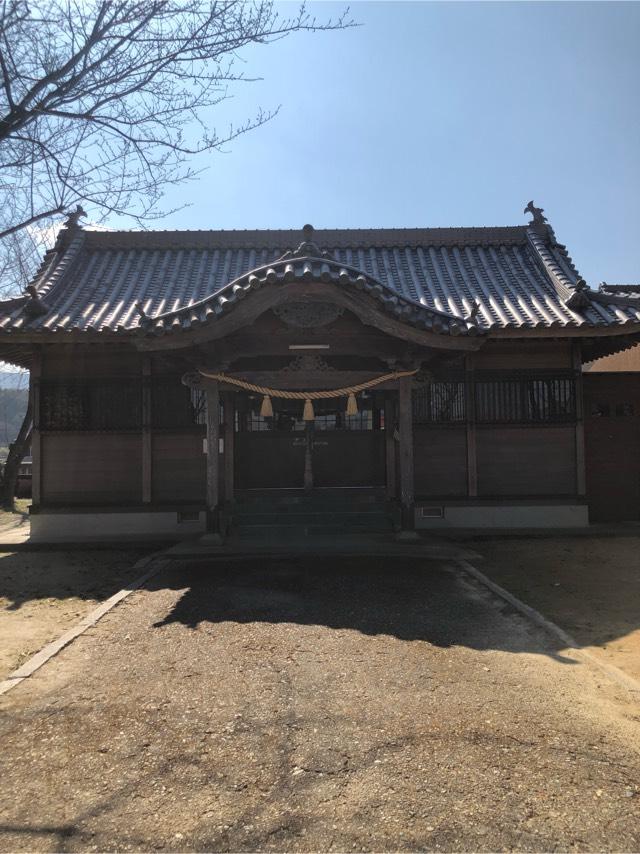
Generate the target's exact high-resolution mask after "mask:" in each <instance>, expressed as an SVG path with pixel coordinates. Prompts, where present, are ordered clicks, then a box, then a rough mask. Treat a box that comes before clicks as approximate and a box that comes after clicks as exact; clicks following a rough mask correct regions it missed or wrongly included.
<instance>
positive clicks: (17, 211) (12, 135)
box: [0, 0, 352, 293]
mask: <svg viewBox="0 0 640 854" xmlns="http://www.w3.org/2000/svg"><path fill="white" fill-rule="evenodd" d="M348 26H352V22H351V21H349V20H347V11H345V12H344V13H343V14H342V15H341V16H340V17H339V18H338V19H337V20H335V21H331V20H328V21H323V22H318V21H317V20H315V18H313V17H312V16H311V15H309V13H308V12H307V10H306V8H305V6H304V5H302V6H301V7H300V9H299V10H298V11H297V13H296V14H294V15H291V16H290V17H282V16H281V15H280V14H279V13H278V11H276V8H275V5H274V2H273V0H253V2H249V1H248V0H247V2H245V0H82V2H79V0H38V2H37V3H32V4H28V3H27V2H26V0H0V292H4V293H7V290H6V284H7V279H6V278H4V279H3V278H2V277H1V276H2V274H4V275H5V276H7V275H8V276H9V277H11V263H13V264H14V265H15V264H16V259H17V256H18V254H19V251H20V247H21V249H22V251H23V252H26V253H33V250H34V246H35V245H36V244H39V241H40V238H34V235H38V234H39V235H40V236H42V235H47V234H49V233H50V231H51V229H50V226H51V224H52V223H54V222H56V221H57V220H58V218H59V216H60V215H61V213H62V212H63V210H65V209H66V208H68V207H70V206H74V205H76V204H81V205H82V207H83V208H85V210H86V211H87V214H88V217H89V218H90V220H91V221H93V222H101V221H103V220H104V219H105V217H107V216H108V215H109V214H111V213H117V214H125V215H127V216H130V217H131V218H132V219H133V221H134V222H137V223H141V222H143V221H144V220H149V219H154V218H157V217H161V216H162V215H163V214H164V213H166V212H165V211H163V209H162V207H161V202H162V197H163V194H164V192H165V191H166V189H167V188H168V187H170V186H172V185H175V184H178V183H180V182H183V181H187V180H190V179H193V178H194V177H195V176H196V175H197V174H199V172H200V171H201V168H195V167H194V166H193V165H192V163H191V160H192V159H193V157H194V156H197V155H201V154H203V153H205V152H208V151H209V152H210V151H219V150H221V148H222V147H223V146H224V145H225V144H227V143H229V142H230V141H232V140H234V139H236V138H237V137H238V136H240V135H241V134H243V133H247V132H248V131H250V130H253V129H255V128H257V127H259V126H260V125H262V124H264V123H265V122H267V121H269V120H270V119H271V118H273V116H274V115H275V114H276V113H277V112H278V109H277V108H276V109H272V110H267V111H262V110H259V111H258V112H257V114H256V116H255V117H254V118H250V119H245V120H244V121H242V122H240V123H239V124H237V125H236V126H235V127H234V126H231V127H228V128H227V129H226V131H225V132H220V133H219V132H217V131H216V130H215V129H212V125H213V121H212V118H213V117H212V111H213V110H214V108H216V107H219V105H220V104H221V103H222V102H224V101H225V100H226V99H227V98H228V97H230V94H229V91H230V87H233V86H234V85H236V84H240V83H245V82H250V78H245V77H244V75H243V74H242V73H241V72H239V71H238V72H237V71H236V66H235V62H236V61H237V57H238V55H239V52H241V51H242V49H243V48H247V47H249V46H251V45H254V44H268V43H269V42H271V41H274V40H276V39H279V38H282V37H284V36H287V35H289V34H291V33H294V32H297V31H301V30H308V31H315V30H331V29H340V28H344V27H348ZM3 253H4V256H5V257H4V258H2V257H1V256H2V255H3ZM34 258H35V256H33V255H32V256H31V262H33V260H34ZM10 262H11V263H10ZM31 262H28V261H27V260H26V259H25V258H23V259H22V261H21V262H20V265H19V268H18V267H15V275H14V279H13V282H14V287H15V286H22V285H23V281H22V271H23V270H24V269H26V268H28V267H29V266H30V263H31Z"/></svg>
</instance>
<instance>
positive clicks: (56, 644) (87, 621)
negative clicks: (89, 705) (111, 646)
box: [0, 553, 168, 696]
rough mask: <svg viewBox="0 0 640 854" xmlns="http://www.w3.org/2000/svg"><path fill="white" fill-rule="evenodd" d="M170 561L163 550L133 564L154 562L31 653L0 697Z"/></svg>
mask: <svg viewBox="0 0 640 854" xmlns="http://www.w3.org/2000/svg"><path fill="white" fill-rule="evenodd" d="M167 563H168V561H166V560H165V559H164V558H163V557H162V553H160V554H152V555H148V556H147V557H143V558H141V559H140V560H139V561H138V562H137V563H135V564H134V565H133V568H134V569H144V567H146V566H149V564H151V568H150V569H149V570H147V572H145V573H144V574H143V575H141V576H139V578H136V579H135V581H132V582H131V584H129V585H128V586H127V587H125V588H123V589H122V590H119V591H118V592H117V593H114V595H113V596H110V597H109V599H106V600H105V601H104V602H103V603H102V604H101V605H98V607H97V608H94V610H93V611H91V613H90V614H87V616H86V617H85V618H84V619H83V620H81V621H80V622H79V623H77V625H75V626H73V627H72V628H70V629H69V630H68V631H67V632H65V633H64V634H63V635H61V636H60V637H59V638H58V639H57V640H54V641H51V643H48V644H47V645H46V646H44V647H43V648H42V649H41V650H40V651H39V652H36V654H35V655H33V656H31V658H30V659H29V660H28V661H26V662H25V663H24V664H23V665H22V666H21V667H19V668H18V669H17V670H14V671H13V673H10V674H9V675H8V676H7V678H6V679H4V680H3V681H2V682H0V696H2V694H6V693H7V692H8V691H10V690H11V689H12V688H15V687H16V685H19V684H20V683H21V682H24V680H25V679H28V678H29V677H30V676H32V675H33V674H34V673H35V672H36V670H39V669H40V668H41V667H42V665H43V664H46V663H47V661H49V659H51V658H53V657H54V655H57V654H58V653H59V652H60V651H61V650H63V649H64V648H65V647H66V646H68V645H69V644H70V643H71V642H72V641H73V640H75V639H76V638H77V637H79V636H80V635H81V634H83V633H84V632H86V631H87V629H90V628H91V627H92V626H95V624H96V623H97V622H98V621H99V620H101V619H102V617H104V615H105V614H107V613H108V612H109V611H111V610H112V609H113V608H115V606H116V605H118V604H119V603H120V602H122V601H123V600H124V599H126V598H127V596H129V595H130V594H131V593H133V592H134V590H138V589H139V588H140V587H142V585H143V584H144V583H145V581H148V579H149V578H151V577H152V576H154V575H155V574H156V573H157V572H159V571H160V570H161V569H162V568H163V567H164V566H166V564H167Z"/></svg>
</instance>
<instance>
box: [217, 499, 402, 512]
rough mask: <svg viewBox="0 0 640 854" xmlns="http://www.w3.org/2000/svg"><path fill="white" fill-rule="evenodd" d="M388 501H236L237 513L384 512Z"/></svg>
mask: <svg viewBox="0 0 640 854" xmlns="http://www.w3.org/2000/svg"><path fill="white" fill-rule="evenodd" d="M386 504H387V502H386V499H385V498H384V497H380V496H362V497H356V496H354V497H351V498H345V497H334V496H298V497H290V498H282V497H280V498H276V497H262V496H260V497H257V496H256V497H251V498H239V499H236V500H235V501H234V507H235V509H236V511H237V512H240V513H245V512H263V513H269V512H271V513H274V512H303V511H311V512H315V511H318V512H322V511H329V512H332V511H334V512H349V511H351V510H369V509H371V510H383V509H384V508H385V507H386Z"/></svg>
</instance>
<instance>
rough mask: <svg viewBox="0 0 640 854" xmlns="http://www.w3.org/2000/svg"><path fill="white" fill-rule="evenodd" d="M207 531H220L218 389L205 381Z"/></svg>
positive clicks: (214, 532)
mask: <svg viewBox="0 0 640 854" xmlns="http://www.w3.org/2000/svg"><path fill="white" fill-rule="evenodd" d="M206 394H207V532H208V533H210V534H219V532H220V507H219V504H220V453H219V447H220V390H219V388H218V383H217V382H215V381H213V380H211V381H209V382H208V383H207V387H206Z"/></svg>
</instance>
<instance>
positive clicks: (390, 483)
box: [384, 392, 398, 499]
mask: <svg viewBox="0 0 640 854" xmlns="http://www.w3.org/2000/svg"><path fill="white" fill-rule="evenodd" d="M395 429H396V407H395V401H394V399H393V395H392V394H391V392H386V393H385V398H384V447H385V458H386V471H387V488H386V495H387V498H388V499H392V498H395V497H396V494H397V491H398V490H397V485H396V441H395V439H394V438H393V434H394V432H395Z"/></svg>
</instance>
